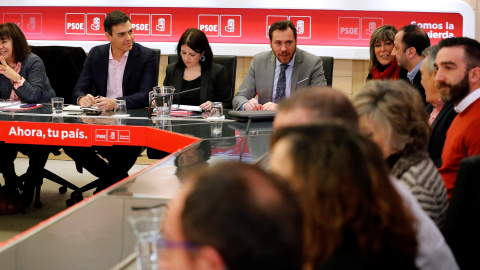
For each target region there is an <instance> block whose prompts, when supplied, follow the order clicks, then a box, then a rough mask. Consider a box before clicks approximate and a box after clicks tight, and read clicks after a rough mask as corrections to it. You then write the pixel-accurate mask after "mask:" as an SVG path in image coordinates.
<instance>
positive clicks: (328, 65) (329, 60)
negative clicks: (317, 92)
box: [320, 56, 334, 86]
mask: <svg viewBox="0 0 480 270" xmlns="http://www.w3.org/2000/svg"><path fill="white" fill-rule="evenodd" d="M320 58H322V61H323V71H325V74H324V75H325V79H327V85H328V86H332V81H333V60H334V59H333V57H332V56H320Z"/></svg>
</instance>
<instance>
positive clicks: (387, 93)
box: [353, 80, 430, 155]
mask: <svg viewBox="0 0 480 270" xmlns="http://www.w3.org/2000/svg"><path fill="white" fill-rule="evenodd" d="M353 104H354V106H355V109H356V110H357V113H358V115H359V116H360V117H365V118H368V119H369V120H372V121H374V122H375V123H377V124H379V126H380V127H382V128H384V129H385V133H386V138H384V140H385V141H386V144H387V145H389V146H390V147H392V148H393V150H394V151H395V153H404V154H405V155H410V154H412V153H417V152H419V151H426V149H427V146H428V140H429V138H430V127H429V125H428V122H427V115H426V113H425V110H424V105H423V102H422V99H421V97H420V94H419V93H418V91H416V90H415V89H414V88H413V86H412V85H411V84H409V83H407V82H405V81H403V80H398V81H386V80H385V81H381V80H376V81H369V82H368V83H367V84H365V85H364V86H363V87H362V89H360V90H359V91H357V92H356V93H355V95H354V96H353ZM376 132H379V131H378V130H377V131H376Z"/></svg>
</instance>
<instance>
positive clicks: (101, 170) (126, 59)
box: [64, 11, 157, 191]
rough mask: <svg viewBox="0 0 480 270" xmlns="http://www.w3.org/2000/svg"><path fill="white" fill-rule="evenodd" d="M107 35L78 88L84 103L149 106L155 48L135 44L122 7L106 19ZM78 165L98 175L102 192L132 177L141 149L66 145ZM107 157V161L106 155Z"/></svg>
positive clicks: (104, 107) (107, 106)
mask: <svg viewBox="0 0 480 270" xmlns="http://www.w3.org/2000/svg"><path fill="white" fill-rule="evenodd" d="M104 27H105V36H106V37H107V39H108V40H109V41H110V43H109V44H105V45H100V46H96V47H94V48H92V49H91V50H90V53H89V54H88V57H87V59H86V60H85V64H84V67H83V70H82V74H81V75H80V79H79V80H78V82H77V85H76V86H75V89H74V91H73V94H72V95H73V98H74V100H77V103H78V104H79V105H81V106H82V107H90V106H96V107H98V109H99V110H103V111H109V110H113V109H114V107H115V101H116V100H117V99H121V100H125V101H126V104H127V108H128V109H133V108H141V107H147V106H148V93H149V91H151V90H152V88H153V86H154V85H156V82H155V78H156V76H155V72H156V62H155V61H157V59H156V55H155V52H154V51H153V50H151V49H148V48H145V47H143V46H142V45H140V44H137V43H134V39H133V29H132V23H131V21H130V18H129V17H128V16H127V14H125V13H124V12H121V11H113V12H111V13H109V14H108V15H107V17H105V21H104ZM64 150H65V153H66V154H67V155H69V156H70V157H71V158H72V159H73V160H75V161H76V163H77V166H78V167H83V168H85V169H87V170H88V171H89V172H90V173H92V174H93V175H95V176H97V177H99V180H100V181H99V184H98V187H97V191H100V190H101V189H103V188H105V187H108V186H109V185H111V184H113V183H115V182H117V181H119V180H121V179H123V178H125V177H127V176H128V170H130V168H131V167H132V166H133V164H135V161H136V160H137V157H138V155H139V154H140V151H141V147H139V146H112V147H64ZM99 155H101V156H102V157H103V158H105V159H107V161H108V162H106V161H105V160H104V159H102V158H101V157H100V156H99Z"/></svg>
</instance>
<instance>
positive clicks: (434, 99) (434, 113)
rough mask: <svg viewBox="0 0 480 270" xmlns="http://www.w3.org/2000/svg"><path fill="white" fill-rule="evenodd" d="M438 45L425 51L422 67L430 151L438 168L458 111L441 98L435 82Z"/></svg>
mask: <svg viewBox="0 0 480 270" xmlns="http://www.w3.org/2000/svg"><path fill="white" fill-rule="evenodd" d="M437 52H438V46H437V45H434V46H430V47H428V48H426V49H425V50H424V51H423V53H422V54H423V56H424V57H425V60H423V64H422V66H421V67H420V72H421V73H422V81H421V82H422V85H423V87H424V88H425V95H426V99H427V102H428V105H427V106H426V107H425V110H426V111H427V112H428V113H429V115H430V119H429V120H428V123H429V124H430V126H431V127H432V133H431V135H430V142H429V144H428V153H429V154H430V158H431V159H432V160H433V163H434V164H435V166H436V167H437V168H440V166H442V151H443V144H444V143H445V138H446V136H447V130H448V128H449V127H450V124H451V123H452V121H453V119H454V118H455V116H457V113H456V112H455V110H453V107H454V106H453V104H451V103H445V102H443V101H442V99H441V98H440V90H438V87H437V86H436V84H435V72H434V71H435V66H434V64H435V59H436V58H437Z"/></svg>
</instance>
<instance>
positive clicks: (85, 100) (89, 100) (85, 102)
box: [78, 94, 97, 107]
mask: <svg viewBox="0 0 480 270" xmlns="http://www.w3.org/2000/svg"><path fill="white" fill-rule="evenodd" d="M96 103H97V100H96V99H95V97H93V96H92V95H90V94H87V95H86V96H84V97H81V98H80V99H79V100H78V105H80V106H81V107H91V106H94V105H95V104H96Z"/></svg>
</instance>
